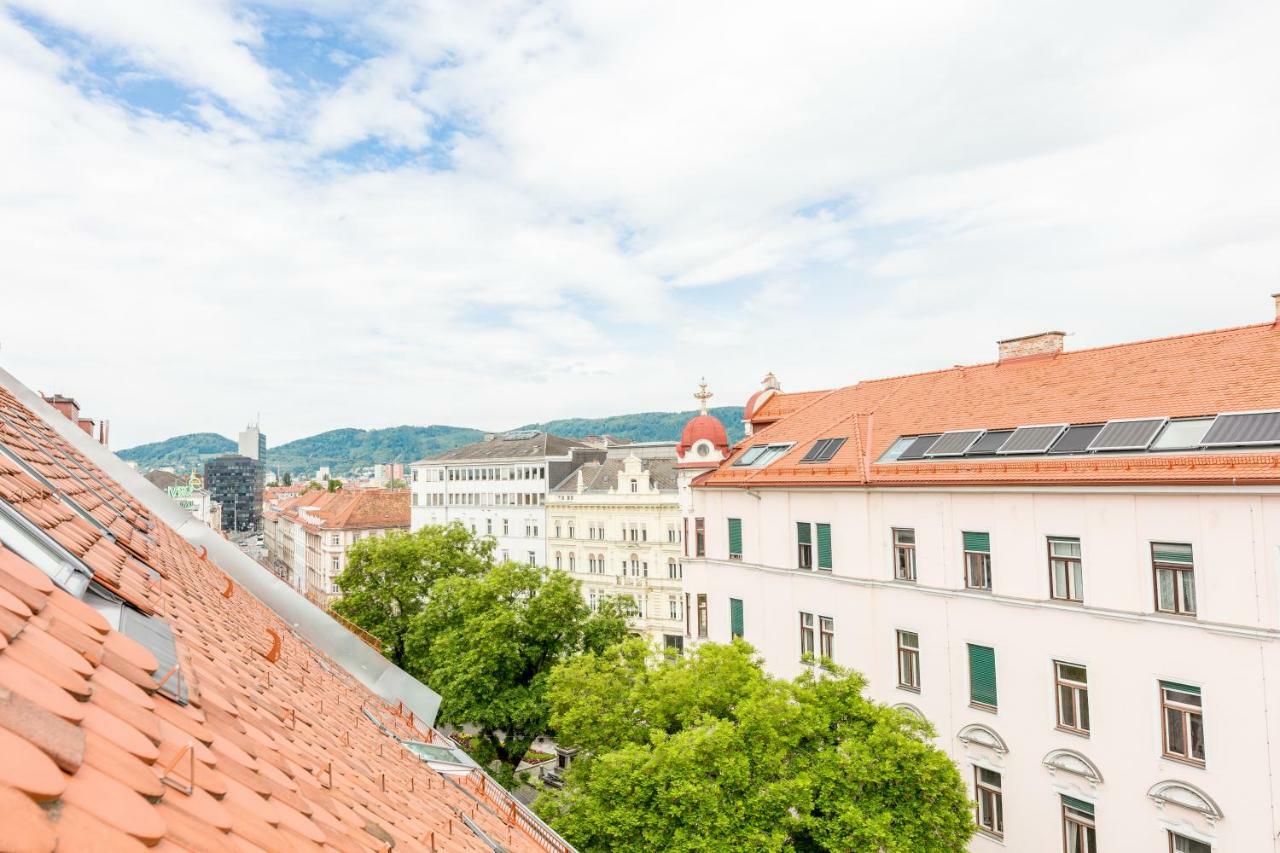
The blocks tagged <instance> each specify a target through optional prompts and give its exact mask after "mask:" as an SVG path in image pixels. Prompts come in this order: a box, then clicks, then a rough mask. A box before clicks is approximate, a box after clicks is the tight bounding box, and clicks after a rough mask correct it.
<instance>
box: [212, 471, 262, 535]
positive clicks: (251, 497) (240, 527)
mask: <svg viewBox="0 0 1280 853" xmlns="http://www.w3.org/2000/svg"><path fill="white" fill-rule="evenodd" d="M259 472H260V469H259V467H258V463H257V462H255V461H254V460H252V459H250V458H249V457H247V456H241V455H239V454H237V453H231V454H227V455H226V456H218V457H216V458H214V459H210V460H209V461H208V462H205V463H204V482H205V488H207V489H208V490H209V494H210V495H211V496H212V497H213V499H214V500H215V501H217V502H218V503H219V504H221V505H222V529H223V530H226V531H228V532H232V533H248V532H252V531H254V530H260V529H261V521H262V487H261V486H260V485H259V481H258V476H259Z"/></svg>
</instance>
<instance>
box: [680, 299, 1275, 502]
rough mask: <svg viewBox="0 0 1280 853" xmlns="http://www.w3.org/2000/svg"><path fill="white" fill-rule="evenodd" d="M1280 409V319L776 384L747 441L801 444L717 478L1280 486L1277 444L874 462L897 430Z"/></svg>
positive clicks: (759, 482)
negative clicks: (824, 449) (837, 383)
mask: <svg viewBox="0 0 1280 853" xmlns="http://www.w3.org/2000/svg"><path fill="white" fill-rule="evenodd" d="M1258 409H1280V327H1277V325H1276V324H1273V323H1265V324H1260V325H1255V326H1243V327H1239V328H1232V329H1222V330H1217V331H1210V332H1199V333H1194V334H1187V335H1180V336H1176V337H1169V338H1159V339H1155V340H1149V341H1139V342H1136V343H1128V344H1119V345H1114V346H1105V347H1098V348H1095V349H1088V350H1079V351H1075V352H1062V353H1058V354H1056V355H1047V356H1037V357H1033V358H1024V359H1016V360H1012V361H1005V362H993V363H988V364H979V365H973V366H963V367H954V368H949V369H946V370H938V371H933V372H929V373H919V374H914V375H909V376H897V377H892V378H887V379H878V380H870V381H866V382H859V383H857V384H856V385H850V386H847V387H845V388H837V389H834V390H829V391H812V392H806V393H802V394H784V393H778V394H775V395H773V396H772V397H770V398H769V399H768V400H766V401H765V403H764V405H763V406H762V407H761V411H760V412H757V423H759V422H760V421H759V419H760V418H761V417H762V416H764V417H765V418H766V419H770V420H771V421H772V422H771V423H769V424H768V425H766V426H763V427H758V428H757V430H756V432H755V434H754V435H753V436H751V437H750V438H748V439H747V440H746V441H745V442H741V443H739V446H738V448H737V450H736V452H735V454H734V457H732V458H736V457H737V456H738V455H740V453H741V451H742V449H743V448H745V447H747V446H750V445H753V444H760V443H765V442H795V446H794V447H793V448H792V449H791V450H790V451H789V452H788V453H787V454H786V455H785V456H783V457H781V458H780V459H778V460H777V461H775V462H773V463H772V464H770V465H767V466H765V467H763V468H749V467H742V468H734V467H732V458H731V459H730V460H727V461H726V462H725V464H724V465H722V466H721V467H720V469H719V470H717V471H715V472H712V473H711V474H709V475H707V476H706V477H704V478H701V479H700V480H699V485H708V486H740V487H747V486H749V487H752V488H759V487H768V486H803V485H841V484H843V485H862V484H872V485H897V484H902V485H920V484H935V483H954V484H985V483H1047V484H1052V483H1141V482H1152V483H1243V482H1251V483H1280V449H1278V448H1271V449H1267V450H1253V449H1244V450H1237V451H1231V452H1213V453H1206V452H1201V453H1185V454H1166V453H1160V454H1145V455H1133V454H1129V455H1098V454H1090V455H1084V456H1064V457H1048V458H1046V457H1040V458H1016V457H997V458H964V459H959V460H956V461H943V460H930V461H925V462H919V463H908V462H892V463H882V464H877V463H876V460H877V459H879V457H880V456H881V455H882V454H883V453H884V452H885V450H887V449H888V447H889V446H890V445H891V444H892V443H893V442H894V441H895V440H896V439H897V438H899V437H900V436H910V435H919V434H927V433H934V432H945V431H947V430H951V429H969V428H985V429H998V428H1008V427H1017V426H1021V425H1027V424H1044V423H1090V422H1100V421H1106V420H1111V419H1116V418H1140V417H1192V416H1197V415H1212V414H1217V413H1221V412H1231V411H1250V410H1258ZM829 437H846V438H848V439H849V440H848V441H846V442H845V444H844V445H843V446H842V447H841V448H840V450H839V452H837V453H836V455H835V456H834V458H832V459H831V461H830V462H829V463H826V464H817V465H814V464H803V465H802V464H799V460H800V459H801V457H803V456H804V454H805V453H806V452H807V451H808V449H809V448H810V446H811V445H812V444H813V442H814V441H816V440H818V439H821V438H829Z"/></svg>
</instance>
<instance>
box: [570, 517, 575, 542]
mask: <svg viewBox="0 0 1280 853" xmlns="http://www.w3.org/2000/svg"><path fill="white" fill-rule="evenodd" d="M569 538H570V539H573V538H574V535H573V522H572V521H571V522H569Z"/></svg>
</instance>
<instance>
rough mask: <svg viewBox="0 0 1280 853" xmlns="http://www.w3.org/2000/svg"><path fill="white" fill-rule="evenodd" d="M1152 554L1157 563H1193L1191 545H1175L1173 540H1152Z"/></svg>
mask: <svg viewBox="0 0 1280 853" xmlns="http://www.w3.org/2000/svg"><path fill="white" fill-rule="evenodd" d="M1151 556H1152V557H1154V558H1155V560H1156V562H1157V563H1182V564H1183V565H1187V566H1189V565H1191V546H1190V545H1175V544H1173V543H1171V542H1152V543H1151Z"/></svg>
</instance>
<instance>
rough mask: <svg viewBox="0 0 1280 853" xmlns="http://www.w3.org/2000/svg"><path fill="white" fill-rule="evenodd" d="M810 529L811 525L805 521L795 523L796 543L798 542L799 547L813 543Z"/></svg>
mask: <svg viewBox="0 0 1280 853" xmlns="http://www.w3.org/2000/svg"><path fill="white" fill-rule="evenodd" d="M812 527H813V525H811V524H810V523H809V522H807V521H797V522H796V541H797V542H799V543H800V544H801V545H809V544H811V543H812V542H813V539H812V538H811V537H812V536H813V531H812V529H811V528H812Z"/></svg>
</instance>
